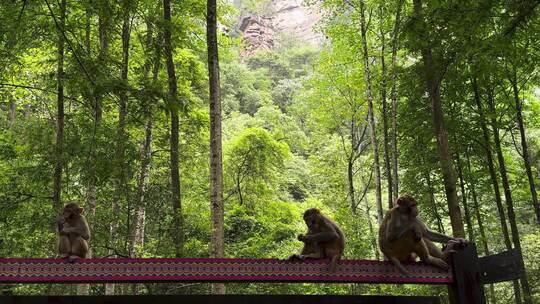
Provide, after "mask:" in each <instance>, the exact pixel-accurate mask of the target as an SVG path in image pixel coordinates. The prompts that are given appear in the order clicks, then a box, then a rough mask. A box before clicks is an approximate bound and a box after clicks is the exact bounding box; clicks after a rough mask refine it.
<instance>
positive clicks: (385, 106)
mask: <svg viewBox="0 0 540 304" xmlns="http://www.w3.org/2000/svg"><path fill="white" fill-rule="evenodd" d="M379 8H380V10H381V18H384V9H383V5H382V4H381V5H380V6H379ZM379 33H380V35H381V55H380V57H381V103H382V117H383V143H384V144H383V148H384V168H385V171H386V182H387V188H388V209H391V208H392V207H393V206H394V203H393V201H394V200H393V197H394V194H393V188H392V187H393V181H392V169H391V167H392V166H391V164H390V163H391V160H390V154H391V151H390V145H389V144H388V137H389V136H388V102H387V100H386V63H385V55H386V54H385V48H386V42H385V37H386V33H385V32H384V30H383V25H382V23H381V24H380V30H379Z"/></svg>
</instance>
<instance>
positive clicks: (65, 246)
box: [58, 203, 90, 262]
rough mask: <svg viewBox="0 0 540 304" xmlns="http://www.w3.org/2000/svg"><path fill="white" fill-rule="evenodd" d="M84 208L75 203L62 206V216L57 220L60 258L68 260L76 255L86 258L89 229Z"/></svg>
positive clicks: (72, 259) (76, 256) (73, 258)
mask: <svg viewBox="0 0 540 304" xmlns="http://www.w3.org/2000/svg"><path fill="white" fill-rule="evenodd" d="M83 211H84V209H83V208H81V207H79V205H77V204H76V203H69V204H67V205H66V206H65V207H64V212H63V217H62V218H61V219H60V220H59V221H58V233H59V234H60V238H59V242H58V251H59V252H60V257H61V258H69V261H70V262H73V261H75V259H77V258H78V257H80V258H86V254H87V253H88V240H89V239H90V229H89V228H88V223H87V222H86V219H85V217H84V215H82V213H83Z"/></svg>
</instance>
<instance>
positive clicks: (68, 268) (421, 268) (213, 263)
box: [0, 258, 452, 284]
mask: <svg viewBox="0 0 540 304" xmlns="http://www.w3.org/2000/svg"><path fill="white" fill-rule="evenodd" d="M407 269H409V271H410V272H411V273H413V275H412V276H407V275H403V274H401V273H399V272H398V271H397V270H396V269H395V267H394V266H393V265H392V264H391V263H389V262H380V261H369V260H343V261H340V262H339V263H338V266H337V271H336V272H335V273H331V272H329V271H328V261H325V260H311V261H305V262H289V261H284V260H271V259H264V260H261V259H168V258H163V259H80V260H77V261H76V262H75V263H68V262H67V261H66V260H61V259H19V258H5V259H0V283H51V282H54V283H62V282H88V283H91V282H171V281H191V282H203V281H204V282H226V281H254V282H336V283H338V282H343V283H345V282H350V283H413V284H414V283H416V284H448V283H452V273H451V271H450V270H449V271H444V270H441V269H438V268H436V267H433V266H429V265H425V264H422V263H411V264H408V265H407Z"/></svg>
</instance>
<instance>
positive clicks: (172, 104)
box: [163, 0, 184, 257]
mask: <svg viewBox="0 0 540 304" xmlns="http://www.w3.org/2000/svg"><path fill="white" fill-rule="evenodd" d="M163 19H165V24H164V29H163V38H164V41H163V42H164V47H165V58H166V61H167V75H168V76H169V98H168V99H169V109H170V114H171V129H170V149H171V150H170V162H171V163H170V166H171V202H172V207H173V221H174V229H173V239H174V246H175V254H176V257H181V256H182V250H183V246H184V236H183V235H184V234H183V233H184V231H183V226H184V221H183V217H182V203H181V199H180V170H179V168H178V167H179V164H178V161H179V160H178V152H179V147H178V136H179V118H178V111H179V108H180V102H179V100H178V85H177V83H176V72H175V68H174V61H173V47H172V41H171V40H172V35H171V27H172V23H171V1H170V0H163Z"/></svg>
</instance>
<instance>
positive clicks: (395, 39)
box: [391, 0, 405, 201]
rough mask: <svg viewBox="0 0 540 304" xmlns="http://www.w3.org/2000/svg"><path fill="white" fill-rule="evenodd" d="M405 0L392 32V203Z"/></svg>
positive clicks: (396, 182) (395, 194) (395, 185)
mask: <svg viewBox="0 0 540 304" xmlns="http://www.w3.org/2000/svg"><path fill="white" fill-rule="evenodd" d="M403 2H405V1H404V0H399V2H398V7H397V10H396V20H395V23H394V31H393V32H392V139H391V140H392V190H393V193H392V194H393V197H392V201H395V200H396V199H397V197H398V196H399V179H398V150H397V70H396V67H397V50H398V33H399V28H400V25H401V8H402V7H403Z"/></svg>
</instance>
